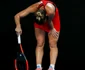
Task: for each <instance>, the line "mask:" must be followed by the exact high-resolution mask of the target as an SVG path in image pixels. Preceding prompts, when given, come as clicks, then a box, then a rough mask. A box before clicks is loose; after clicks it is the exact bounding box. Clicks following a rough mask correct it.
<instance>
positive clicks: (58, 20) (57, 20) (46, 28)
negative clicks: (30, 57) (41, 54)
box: [34, 0, 60, 32]
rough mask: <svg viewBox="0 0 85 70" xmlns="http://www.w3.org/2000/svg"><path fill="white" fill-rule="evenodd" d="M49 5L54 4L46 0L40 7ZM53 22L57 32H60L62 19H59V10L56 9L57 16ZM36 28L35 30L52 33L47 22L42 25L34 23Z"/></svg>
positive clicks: (43, 0)
mask: <svg viewBox="0 0 85 70" xmlns="http://www.w3.org/2000/svg"><path fill="white" fill-rule="evenodd" d="M47 3H52V4H53V2H51V1H45V0H42V3H41V4H40V5H39V7H41V6H42V5H43V6H44V7H45V5H46V4H47ZM52 22H53V25H54V28H55V29H56V31H60V17H59V11H58V8H56V11H55V16H54V18H53V19H52ZM34 27H35V28H39V29H42V30H44V31H46V32H49V31H50V28H49V25H48V23H47V22H45V23H44V24H42V25H39V24H37V23H36V22H34Z"/></svg>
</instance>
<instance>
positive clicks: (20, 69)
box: [14, 35, 29, 70]
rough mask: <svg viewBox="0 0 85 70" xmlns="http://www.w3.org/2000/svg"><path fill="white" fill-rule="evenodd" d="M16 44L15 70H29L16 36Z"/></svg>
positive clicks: (19, 39) (19, 41)
mask: <svg viewBox="0 0 85 70" xmlns="http://www.w3.org/2000/svg"><path fill="white" fill-rule="evenodd" d="M18 44H19V46H18V47H17V57H16V59H15V60H14V66H15V70H29V66H28V60H27V58H26V56H25V54H24V50H23V48H22V44H21V37H20V35H18Z"/></svg>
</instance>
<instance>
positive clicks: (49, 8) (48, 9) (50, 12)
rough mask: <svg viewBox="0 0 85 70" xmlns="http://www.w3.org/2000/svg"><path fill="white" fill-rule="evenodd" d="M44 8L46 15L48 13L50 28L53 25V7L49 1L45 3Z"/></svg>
mask: <svg viewBox="0 0 85 70" xmlns="http://www.w3.org/2000/svg"><path fill="white" fill-rule="evenodd" d="M45 9H46V12H47V15H48V24H49V27H50V29H53V28H54V26H53V22H52V19H53V17H54V15H55V7H54V5H52V4H51V3H48V4H47V5H46V7H45Z"/></svg>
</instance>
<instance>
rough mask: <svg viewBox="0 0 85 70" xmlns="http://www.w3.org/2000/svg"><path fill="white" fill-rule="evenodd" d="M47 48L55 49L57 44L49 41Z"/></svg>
mask: <svg viewBox="0 0 85 70" xmlns="http://www.w3.org/2000/svg"><path fill="white" fill-rule="evenodd" d="M49 47H50V48H57V42H55V41H49Z"/></svg>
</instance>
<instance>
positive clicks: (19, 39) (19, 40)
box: [18, 34, 21, 44]
mask: <svg viewBox="0 0 85 70" xmlns="http://www.w3.org/2000/svg"><path fill="white" fill-rule="evenodd" d="M20 43H21V37H20V34H19V35H18V44H20Z"/></svg>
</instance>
